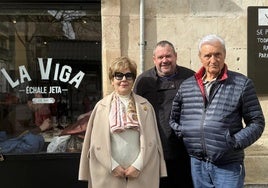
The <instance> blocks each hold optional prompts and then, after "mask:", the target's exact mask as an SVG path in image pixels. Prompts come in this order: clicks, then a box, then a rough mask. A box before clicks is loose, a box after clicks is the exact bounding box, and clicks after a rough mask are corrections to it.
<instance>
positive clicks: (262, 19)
mask: <svg viewBox="0 0 268 188" xmlns="http://www.w3.org/2000/svg"><path fill="white" fill-rule="evenodd" d="M258 25H259V26H268V8H259V9H258Z"/></svg>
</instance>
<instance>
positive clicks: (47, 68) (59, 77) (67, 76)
mask: <svg viewBox="0 0 268 188" xmlns="http://www.w3.org/2000/svg"><path fill="white" fill-rule="evenodd" d="M38 65H39V69H40V79H41V80H43V81H48V80H50V79H53V80H54V81H60V82H63V83H69V84H70V85H72V84H74V87H75V88H78V87H79V85H80V83H81V81H82V79H83V77H84V76H85V73H84V72H82V71H79V72H78V73H77V74H75V75H74V76H73V75H72V67H71V66H69V65H63V66H60V64H59V63H56V64H53V66H55V67H54V68H53V69H52V58H48V59H47V60H46V61H45V60H44V59H43V58H38ZM18 69H19V76H20V77H19V79H15V80H13V79H12V78H11V77H10V75H9V74H8V72H7V71H6V69H5V68H2V69H1V72H2V74H3V75H4V77H5V78H6V80H7V81H8V83H9V84H10V86H11V87H12V88H15V87H17V86H18V85H20V84H21V83H24V82H30V81H32V78H31V76H30V74H29V72H28V71H27V69H26V67H25V66H24V65H21V66H19V67H18ZM52 70H53V72H52ZM25 92H26V94H34V93H41V94H51V93H62V89H61V87H60V86H56V85H55V86H34V87H32V86H27V87H26V89H25Z"/></svg>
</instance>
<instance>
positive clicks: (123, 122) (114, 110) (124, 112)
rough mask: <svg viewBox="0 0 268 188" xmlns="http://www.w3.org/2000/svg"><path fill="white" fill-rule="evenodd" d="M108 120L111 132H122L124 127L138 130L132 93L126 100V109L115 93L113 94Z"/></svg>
mask: <svg viewBox="0 0 268 188" xmlns="http://www.w3.org/2000/svg"><path fill="white" fill-rule="evenodd" d="M109 122H110V129H111V132H112V133H118V132H123V131H125V129H135V130H137V131H139V122H138V117H137V112H136V106H135V102H134V98H133V96H132V95H131V97H130V100H129V102H128V105H127V109H126V107H125V105H124V104H123V102H122V101H121V100H120V98H119V97H118V96H117V95H116V94H115V95H114V96H113V100H112V104H111V110H110V114H109Z"/></svg>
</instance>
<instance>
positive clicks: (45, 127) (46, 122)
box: [40, 118, 52, 131]
mask: <svg viewBox="0 0 268 188" xmlns="http://www.w3.org/2000/svg"><path fill="white" fill-rule="evenodd" d="M51 127H52V124H51V120H50V119H49V118H47V119H45V120H44V121H43V123H42V125H40V129H41V131H46V130H48V129H50V128H51Z"/></svg>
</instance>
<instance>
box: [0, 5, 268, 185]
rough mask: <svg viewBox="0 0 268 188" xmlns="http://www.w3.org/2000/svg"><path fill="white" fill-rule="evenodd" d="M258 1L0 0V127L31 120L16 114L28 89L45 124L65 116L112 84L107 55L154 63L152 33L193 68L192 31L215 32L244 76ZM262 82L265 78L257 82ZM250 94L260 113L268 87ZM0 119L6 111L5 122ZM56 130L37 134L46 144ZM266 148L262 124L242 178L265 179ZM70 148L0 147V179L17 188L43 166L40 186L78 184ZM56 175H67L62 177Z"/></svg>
mask: <svg viewBox="0 0 268 188" xmlns="http://www.w3.org/2000/svg"><path fill="white" fill-rule="evenodd" d="M266 6H267V7H268V0H225V1H222V0H201V1H197V0H181V1H178V0H168V1H161V0H150V1H149V0H139V1H136V0H79V1H74V0H65V1H61V0H60V1H57V2H56V3H55V2H54V1H53V0H42V1H41V0H28V1H24V2H23V3H21V2H20V1H18V0H5V1H2V2H1V3H0V10H1V11H0V12H1V13H0V19H1V22H0V52H1V53H0V67H1V72H0V94H1V96H0V97H1V98H0V99H1V108H0V120H1V124H0V128H1V129H5V130H7V125H9V124H10V126H11V124H14V125H16V126H18V125H20V126H21V124H23V125H24V123H25V122H27V121H30V120H28V119H27V120H26V119H23V118H25V117H26V116H25V114H26V110H25V104H26V103H27V100H28V99H29V96H31V95H33V94H36V93H42V98H41V99H40V97H34V101H35V102H37V104H46V105H48V106H49V109H50V114H51V119H52V120H53V123H54V127H53V130H58V129H60V130H62V129H64V128H65V126H66V124H74V123H75V122H76V120H77V118H78V117H79V115H80V114H83V113H86V112H88V111H90V110H91V109H92V108H93V107H94V104H95V103H96V102H97V101H98V100H99V99H100V98H102V97H103V96H105V95H107V94H109V93H110V92H111V91H112V88H111V85H110V81H109V78H108V68H109V65H110V63H111V61H112V60H113V59H114V58H116V57H118V56H122V55H124V56H129V57H130V58H132V59H133V60H135V61H136V62H137V64H138V74H139V73H141V72H143V71H145V70H147V69H149V68H151V67H152V66H153V61H152V51H153V48H154V46H155V44H156V43H157V42H158V41H160V40H169V41H170V42H172V43H173V44H174V46H175V48H176V51H177V52H178V62H177V63H178V64H179V65H182V66H185V67H188V68H191V69H193V70H195V71H196V70H198V69H199V67H200V62H199V59H198V48H197V46H198V42H199V40H200V38H202V37H203V36H204V35H206V34H210V33H215V34H218V35H220V36H222V37H223V38H224V39H225V41H226V48H227V59H226V62H227V64H228V67H229V69H231V70H234V71H238V72H240V73H242V74H245V75H248V73H249V70H248V67H250V66H249V63H251V62H249V60H248V59H249V58H248V54H249V52H248V49H249V48H248V40H249V39H251V38H250V37H249V36H250V35H249V33H248V22H249V19H248V18H249V15H248V10H249V7H253V8H254V7H255V8H266ZM251 67H252V66H251ZM251 74H252V72H251ZM254 74H257V73H254V72H253V75H254ZM262 80H263V81H262ZM266 82H267V81H266V79H265V77H264V78H263V79H261V83H258V84H260V85H261V84H263V85H267V83H266ZM258 97H259V99H260V102H261V105H262V108H263V112H264V114H265V117H268V93H267V94H266V93H259V94H258ZM22 106H24V107H22ZM12 111H15V112H12ZM11 112H12V113H11ZM10 114H11V115H10ZM6 117H9V118H10V119H8V124H7V123H6V122H7V120H6ZM31 121H33V120H31ZM3 122H4V123H3ZM13 129H14V127H13V128H10V127H9V129H8V131H11V132H12V131H14V130H13ZM58 134H59V132H57V131H54V132H53V131H51V132H49V134H45V133H44V134H43V133H42V136H44V138H45V141H46V147H47V145H48V144H49V143H51V141H52V139H53V137H57V136H59V135H58ZM267 148H268V131H267V128H266V129H265V131H264V133H263V136H262V137H261V138H260V139H259V140H258V141H257V142H256V143H255V144H253V145H252V146H250V147H249V148H248V149H247V150H246V159H245V161H246V170H247V175H246V184H247V185H251V184H259V185H267V184H268V178H267V175H266V172H267V171H268V165H267V164H268V153H267V152H266V151H267ZM0 154H1V152H0ZM79 154H80V153H79V151H75V152H70V150H68V151H58V152H51V153H49V152H47V148H45V149H43V150H42V151H41V152H36V153H34V154H33V153H31V154H25V153H24V154H4V155H2V157H0V159H2V162H0V177H4V178H1V179H3V181H4V182H3V183H4V185H5V183H6V185H8V186H9V187H17V185H18V182H25V187H35V186H36V185H39V187H42V186H41V185H40V184H39V182H40V181H43V180H44V179H43V178H42V176H41V175H42V173H41V175H40V176H38V177H37V176H36V173H35V170H36V166H40V168H42V169H49V170H50V171H49V172H50V176H51V178H50V179H51V182H53V180H54V182H56V183H53V184H52V183H51V184H50V183H48V182H47V183H43V186H44V187H57V186H64V187H85V186H86V185H85V184H83V183H81V182H78V181H77V170H78V162H79ZM33 161H34V163H33ZM52 161H53V162H52ZM25 166H28V167H27V168H26V170H28V171H27V172H28V173H29V172H30V173H29V174H28V175H27V173H26V171H25V169H23V167H25ZM18 167H19V168H18ZM20 167H21V168H20ZM65 167H68V169H69V171H66V170H64V168H65ZM10 168H14V169H16V170H17V171H18V172H19V173H20V174H21V175H20V176H18V180H19V181H18V182H16V181H13V182H12V181H10V179H9V178H8V177H11V174H10V173H7V169H10ZM18 169H19V170H18ZM56 169H57V170H56ZM24 174H25V175H24ZM57 176H59V177H60V178H62V179H69V181H65V184H62V182H61V181H58V180H59V179H58V177H57ZM5 177H7V178H5ZM33 177H34V178H33ZM26 182H27V183H26Z"/></svg>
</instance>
